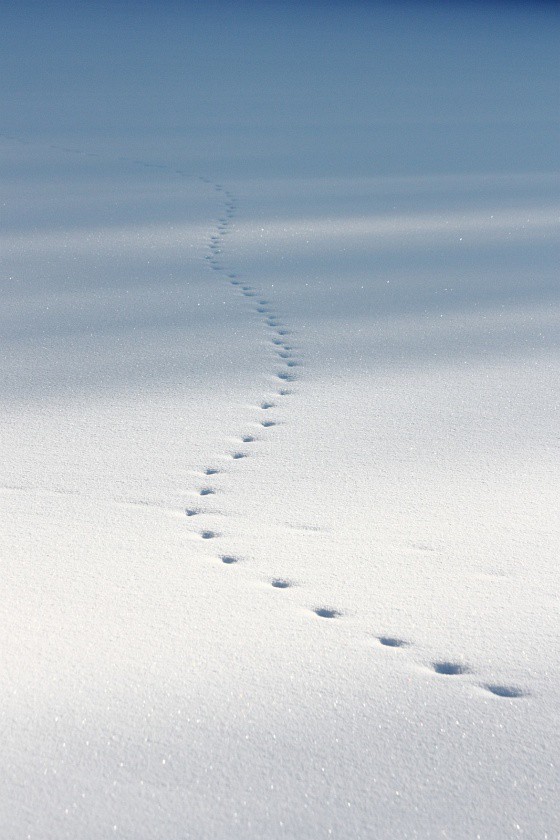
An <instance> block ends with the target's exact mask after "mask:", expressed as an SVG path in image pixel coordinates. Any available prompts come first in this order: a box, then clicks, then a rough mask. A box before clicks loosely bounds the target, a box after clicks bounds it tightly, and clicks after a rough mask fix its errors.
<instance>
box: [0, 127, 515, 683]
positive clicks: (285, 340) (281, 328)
mask: <svg viewBox="0 0 560 840" xmlns="http://www.w3.org/2000/svg"><path fill="white" fill-rule="evenodd" d="M0 137H3V138H5V139H9V140H12V141H15V142H18V143H20V144H22V145H28V144H27V142H26V141H25V140H22V139H20V138H18V137H13V136H11V135H7V134H0ZM51 148H53V149H56V150H59V151H64V152H67V153H73V154H80V155H84V156H86V157H101V155H98V154H96V153H94V152H84V151H82V150H80V149H75V148H66V147H62V146H54V145H53V146H51ZM120 160H122V161H123V162H127V163H134V164H137V165H140V166H143V167H146V168H156V169H163V170H167V171H170V172H174V173H176V174H178V175H187V174H188V173H186V172H184V171H183V170H181V169H175V168H174V167H172V166H169V165H167V164H160V163H150V162H147V161H142V160H136V159H133V158H126V157H122V158H120ZM200 180H201V181H203V182H204V183H205V184H207V185H209V186H212V182H211V181H210V179H208V178H201V179H200ZM213 187H214V190H215V191H216V192H217V193H218V194H220V195H221V196H222V197H223V199H224V207H223V212H222V215H221V216H220V217H219V219H218V222H217V224H216V228H215V231H214V232H213V233H212V234H211V235H210V237H209V242H208V252H209V253H208V254H207V255H206V260H207V262H208V264H209V267H210V269H211V270H212V271H214V272H216V273H217V274H218V275H219V276H221V277H223V278H224V279H225V280H226V282H227V283H229V285H230V286H231V287H232V290H233V291H234V292H236V293H237V294H239V295H240V296H242V297H244V298H246V299H247V302H248V303H250V304H251V305H252V306H253V309H254V311H255V313H256V314H257V315H258V316H260V318H261V320H262V322H263V324H264V326H265V328H266V329H267V330H268V331H269V342H270V345H271V349H272V350H273V351H274V353H275V355H276V356H277V357H278V362H279V365H280V367H279V369H276V373H275V376H276V378H277V380H278V387H277V389H276V392H275V395H274V397H273V398H265V399H263V401H262V402H261V404H260V406H259V408H260V411H261V412H262V416H261V418H260V419H259V420H258V424H259V425H260V427H261V429H262V430H263V432H264V430H269V429H272V428H273V427H274V426H275V425H276V420H275V419H274V417H273V416H272V417H271V416H270V412H271V410H272V409H274V408H275V407H276V406H277V402H276V401H277V400H283V399H284V398H285V397H287V396H289V395H290V394H291V393H292V391H291V390H290V388H289V387H283V386H285V385H289V384H290V383H293V382H295V381H297V379H298V368H299V367H300V366H301V364H302V362H301V359H300V358H299V356H298V354H297V348H296V347H295V345H293V344H292V342H291V340H290V336H291V330H289V329H288V328H287V327H286V326H285V324H284V323H283V321H282V320H281V319H280V318H279V316H278V315H277V314H276V313H275V311H274V309H273V308H272V305H271V303H270V302H269V300H268V299H266V298H265V297H264V296H263V295H262V294H261V293H260V291H259V290H257V289H255V288H254V287H253V286H251V285H250V284H248V283H245V282H244V281H243V280H242V279H241V278H240V277H239V276H238V274H237V273H235V272H233V271H231V270H230V269H228V268H226V266H225V264H224V262H225V261H224V259H223V246H224V241H225V238H226V237H227V235H228V234H229V232H230V227H231V224H232V220H233V218H234V216H235V211H236V209H237V201H236V199H235V197H234V196H233V194H232V193H231V192H229V191H228V190H226V189H225V188H224V187H223V186H222V185H221V184H214V185H213ZM264 433H266V432H264ZM257 440H258V436H257V435H256V434H249V433H248V434H244V435H241V437H240V442H241V443H242V444H251V443H254V442H255V441H257ZM229 455H230V457H231V459H232V460H234V461H239V460H241V459H243V458H246V457H247V456H248V452H246V451H245V450H244V449H239V450H235V451H233V452H230V453H229ZM219 472H220V470H219V469H218V468H217V467H214V466H209V467H207V468H206V469H205V470H204V471H203V474H204V476H205V477H206V478H211V477H212V476H215V475H217V474H219ZM215 492H216V491H215V489H214V487H213V486H212V485H211V484H210V483H207V484H204V485H202V486H201V487H199V489H198V491H197V493H198V495H199V496H200V497H201V499H202V498H204V497H206V496H212V495H214V494H215ZM203 513H205V510H204V508H203V507H198V506H192V507H188V508H186V509H185V514H186V516H187V517H189V518H191V517H196V516H198V515H199V514H203ZM198 535H199V536H200V538H201V539H202V540H205V541H210V540H214V539H217V538H218V537H219V536H220V534H219V533H218V532H217V531H214V530H211V529H209V528H203V529H200V530H199V531H198ZM218 556H219V559H220V560H221V562H222V563H223V564H224V565H227V566H230V565H234V564H236V563H239V562H240V561H241V559H242V558H240V557H238V556H236V555H235V554H229V553H221V554H219V555H218ZM270 584H271V586H272V587H273V588H274V589H289V588H290V587H292V586H293V585H294V583H293V582H292V581H290V580H287V579H284V578H273V579H272V580H271V581H270ZM312 612H313V613H314V614H315V616H316V617H317V618H319V619H321V620H325V621H330V620H333V619H334V620H335V619H340V618H343V617H344V613H343V612H342V611H341V610H337V609H335V608H334V607H331V606H318V607H315V608H314V610H313V611H312ZM372 641H373V642H374V643H375V644H377V645H379V646H380V647H382V648H387V649H390V650H395V651H400V652H403V651H406V650H410V648H412V647H413V644H412V643H411V642H410V641H407V640H405V639H400V638H397V637H395V636H384V635H380V636H377V637H375V638H374V639H373V640H372ZM430 668H431V670H432V671H433V673H435V674H437V675H438V676H440V677H442V678H443V679H448V678H450V677H464V676H467V677H472V676H473V674H472V671H471V669H470V668H469V667H468V665H466V664H465V663H464V662H453V661H447V660H438V661H434V662H432V663H431V665H430ZM479 685H480V687H481V688H483V689H485V690H486V691H488V692H490V693H491V694H493V695H495V696H496V697H501V698H509V699H515V698H522V697H527V696H529V692H528V691H525V690H524V689H522V688H520V687H519V686H515V685H502V684H497V683H480V684H479Z"/></svg>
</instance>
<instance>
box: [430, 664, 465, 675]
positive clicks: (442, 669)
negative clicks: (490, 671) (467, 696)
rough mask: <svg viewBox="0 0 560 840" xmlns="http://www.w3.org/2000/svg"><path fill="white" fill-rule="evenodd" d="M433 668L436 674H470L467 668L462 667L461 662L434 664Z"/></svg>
mask: <svg viewBox="0 0 560 840" xmlns="http://www.w3.org/2000/svg"><path fill="white" fill-rule="evenodd" d="M432 668H433V669H434V671H435V672H436V674H446V675H448V676H456V675H458V674H468V673H469V669H468V668H467V666H466V665H462V664H461V663H460V662H434V663H432Z"/></svg>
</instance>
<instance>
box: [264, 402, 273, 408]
mask: <svg viewBox="0 0 560 840" xmlns="http://www.w3.org/2000/svg"><path fill="white" fill-rule="evenodd" d="M261 408H264V409H267V408H274V403H273V402H262V403H261Z"/></svg>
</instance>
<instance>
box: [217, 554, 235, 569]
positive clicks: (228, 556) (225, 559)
mask: <svg viewBox="0 0 560 840" xmlns="http://www.w3.org/2000/svg"><path fill="white" fill-rule="evenodd" d="M220 560H221V561H222V563H226V565H228V566H230V565H231V564H232V563H238V562H239V560H238V558H237V557H234V556H233V555H232V554H223V555H222V556H221V557H220Z"/></svg>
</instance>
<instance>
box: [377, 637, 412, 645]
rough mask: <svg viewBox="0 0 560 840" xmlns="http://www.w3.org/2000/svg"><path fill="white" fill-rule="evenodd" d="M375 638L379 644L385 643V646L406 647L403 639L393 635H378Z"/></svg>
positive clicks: (406, 643)
mask: <svg viewBox="0 0 560 840" xmlns="http://www.w3.org/2000/svg"><path fill="white" fill-rule="evenodd" d="M377 640H378V642H379V643H380V644H382V645H385V647H406V646H407V645H408V642H405V641H404V640H403V639H397V638H396V637H394V636H378V637H377Z"/></svg>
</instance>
